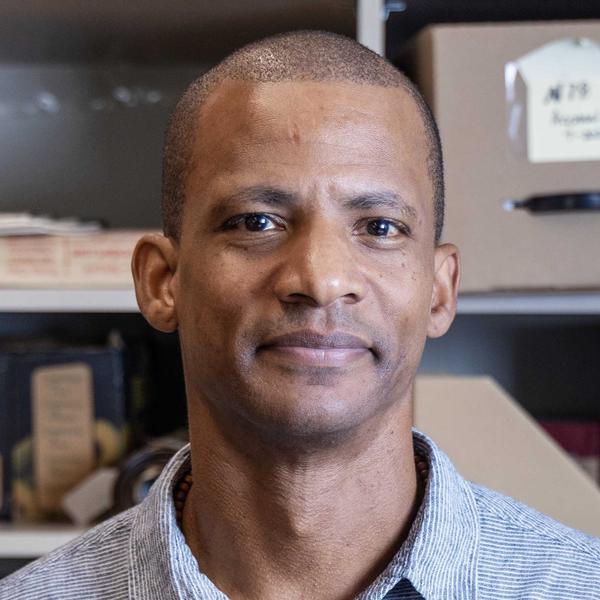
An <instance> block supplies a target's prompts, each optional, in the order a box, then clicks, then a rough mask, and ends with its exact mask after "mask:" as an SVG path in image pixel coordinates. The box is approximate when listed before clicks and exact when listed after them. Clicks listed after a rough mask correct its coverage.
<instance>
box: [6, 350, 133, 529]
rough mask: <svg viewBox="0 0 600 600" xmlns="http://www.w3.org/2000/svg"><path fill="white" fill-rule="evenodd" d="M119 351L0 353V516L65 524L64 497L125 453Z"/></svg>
mask: <svg viewBox="0 0 600 600" xmlns="http://www.w3.org/2000/svg"><path fill="white" fill-rule="evenodd" d="M123 379H124V378H123V364H122V350H121V349H120V348H116V347H113V346H110V345H107V346H80V347H78V346H72V345H69V346H65V345H61V344H60V343H58V342H49V341H41V340H38V341H32V342H28V343H25V342H23V343H18V344H11V345H7V344H5V345H4V346H2V347H0V414H2V416H3V418H2V425H3V431H0V444H1V447H0V454H1V456H2V460H3V462H4V469H3V470H4V481H3V488H4V494H2V495H3V497H4V502H3V505H2V510H1V514H0V516H1V517H9V518H12V519H13V520H25V521H36V520H51V519H61V518H63V514H62V510H61V507H60V502H61V499H62V496H63V495H64V494H65V493H66V492H67V491H68V490H69V489H71V488H72V487H73V486H74V485H76V484H77V483H78V482H79V481H81V479H83V478H84V477H85V476H87V475H88V474H89V473H90V472H92V471H93V470H94V469H96V468H98V467H100V466H108V465H111V464H114V463H116V462H117V461H118V460H119V459H120V458H121V456H122V455H123V452H124V448H125V406H124V404H125V403H124V391H123V386H124V381H123Z"/></svg>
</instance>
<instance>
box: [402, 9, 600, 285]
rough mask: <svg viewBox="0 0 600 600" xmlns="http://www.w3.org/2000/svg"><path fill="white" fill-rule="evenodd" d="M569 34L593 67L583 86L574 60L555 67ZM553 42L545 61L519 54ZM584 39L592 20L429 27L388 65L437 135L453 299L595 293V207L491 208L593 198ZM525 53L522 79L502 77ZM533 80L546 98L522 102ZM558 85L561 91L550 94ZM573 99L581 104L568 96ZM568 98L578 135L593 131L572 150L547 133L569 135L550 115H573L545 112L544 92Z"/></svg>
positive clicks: (598, 236) (595, 145) (592, 100)
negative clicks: (458, 273) (416, 96)
mask: <svg viewBox="0 0 600 600" xmlns="http://www.w3.org/2000/svg"><path fill="white" fill-rule="evenodd" d="M573 38H578V39H579V38H584V39H587V40H590V42H589V43H588V42H586V44H587V46H586V47H588V50H590V52H591V53H589V52H588V55H589V56H590V57H591V59H590V61H588V62H589V63H590V64H591V65H592V66H591V67H589V66H588V67H587V68H588V70H589V69H592V71H593V69H595V68H596V67H595V66H594V65H596V64H597V65H598V67H597V69H598V70H597V71H596V75H593V76H590V78H589V79H586V78H585V76H584V75H583V74H582V73H581V72H579V71H582V70H583V63H584V62H585V61H578V60H576V59H575V62H574V63H573V64H572V65H571V67H570V68H569V69H566V68H563V67H562V66H560V65H559V64H558V63H559V62H560V61H561V60H563V58H564V55H565V53H564V52H562V51H561V48H562V46H561V45H560V44H561V43H562V44H563V45H564V44H567V43H568V42H567V41H565V40H569V39H570V40H571V42H570V43H571V44H572V45H576V44H575V42H573ZM561 40H562V42H561ZM553 42H559V45H558V46H557V45H554V46H553V47H551V48H546V49H545V50H544V53H545V54H544V56H546V58H547V60H546V59H544V60H540V59H539V57H540V55H539V53H537V54H535V55H532V54H531V53H532V52H535V51H536V50H538V49H540V48H541V47H542V46H544V45H546V44H551V43H553ZM594 43H596V44H600V21H577V22H548V23H518V24H517V23H509V24H471V25H436V26H431V27H428V28H427V29H425V30H424V31H423V32H421V33H420V34H419V35H418V36H417V37H416V38H415V39H414V40H412V41H411V42H409V44H408V45H407V48H406V52H405V54H404V55H403V56H402V57H401V61H400V65H401V67H403V68H405V69H406V71H407V72H408V74H409V75H411V76H412V77H413V79H415V81H416V82H417V84H418V85H419V87H420V88H421V89H422V91H423V92H424V94H425V97H426V99H427V100H428V102H429V104H430V106H431V107H432V110H433V112H434V114H435V117H436V119H437V122H438V124H439V128H440V133H441V137H442V142H443V147H444V155H445V173H446V190H447V193H446V206H447V209H446V226H445V231H444V236H443V237H444V240H445V241H449V242H454V243H456V244H457V245H458V246H459V248H460V250H461V253H462V260H463V276H462V282H461V291H462V292H485V291H520V290H523V291H528V290H577V289H579V290H581V289H600V260H599V259H598V257H599V256H600V211H587V212H569V211H561V213H552V214H549V213H544V214H533V213H531V212H528V211H526V210H513V211H512V212H508V211H507V210H505V209H504V208H503V204H504V201H505V200H506V199H507V198H513V199H525V198H527V197H530V196H533V195H547V194H553V193H570V192H589V191H596V192H600V162H598V160H599V159H600V152H599V148H600V78H598V77H597V74H598V73H599V72H600V61H594V60H592V59H593V57H594V56H595V52H596V50H594V48H593V45H594ZM526 56H527V59H526V60H523V61H521V62H519V63H518V64H519V65H520V67H521V70H522V71H523V72H524V75H523V74H522V73H521V72H520V71H519V72H517V71H514V68H513V70H512V71H511V68H509V72H508V73H506V72H505V70H506V68H507V65H509V64H512V65H513V67H514V65H515V61H519V59H523V57H526ZM569 56H571V54H569ZM586 64H587V63H586ZM573 71H578V72H577V73H576V74H575V73H574V72H573ZM575 75H576V77H575ZM507 77H509V79H510V77H514V89H513V90H512V91H513V92H514V95H515V96H516V97H517V100H519V98H520V100H519V101H518V102H517V101H515V98H514V97H513V98H512V100H511V98H507V87H506V78H507ZM532 77H533V78H534V79H532ZM553 77H554V78H555V79H552V78H553ZM525 80H526V81H525ZM540 82H541V83H540ZM534 83H535V85H534ZM542 84H544V85H546V86H547V87H546V88H544V89H545V90H546V92H547V95H546V96H545V97H544V98H541V99H539V101H538V100H536V102H537V104H536V103H533V99H534V98H537V96H536V95H535V94H538V93H539V90H540V89H542V88H540V85H542ZM554 84H556V85H554ZM536 86H537V87H536ZM560 86H563V87H564V88H565V89H564V90H562V91H563V95H562V96H560V95H558V96H557V94H558V93H559V92H560V91H561V90H560ZM578 86H579V87H578ZM571 88H572V89H571ZM536 90H537V91H536ZM534 92H535V93H534ZM546 92H545V93H546ZM583 93H585V94H587V96H586V98H585V99H584V100H581V98H579V97H578V96H577V94H583ZM565 94H566V95H565ZM571 95H573V97H574V100H573V101H574V102H575V101H576V102H579V103H580V104H577V106H580V107H585V110H584V109H583V108H581V111H582V114H581V115H579V116H580V117H581V118H582V119H583V118H584V117H585V119H588V124H587V125H585V127H586V128H587V129H586V131H585V132H584V133H586V135H587V134H590V135H591V134H593V133H596V134H598V135H597V136H596V138H597V139H594V140H592V141H590V142H589V143H587V145H586V148H587V149H584V150H581V148H580V147H581V145H582V143H581V140H579V141H577V143H576V144H575V148H580V150H579V152H578V151H577V150H575V151H571V150H569V148H570V146H569V145H568V144H567V143H566V142H565V143H562V142H561V143H558V142H557V140H558V141H559V142H560V140H561V139H562V138H560V139H559V138H557V137H556V135H558V134H560V135H562V134H564V135H565V136H566V135H567V134H569V135H570V133H569V131H570V130H569V127H566V126H564V127H563V125H564V123H562V121H561V119H562V120H563V121H564V120H565V119H567V118H571V117H573V115H571V116H569V115H567V113H564V111H563V112H560V111H559V112H557V113H556V114H557V116H556V117H555V116H554V113H552V112H548V111H551V110H552V109H551V108H549V107H550V106H551V103H552V102H553V101H554V100H553V98H554V97H555V96H557V97H560V98H563V99H564V98H567V100H569V101H571ZM527 98H530V99H531V100H527ZM567 100H565V102H566V101H567ZM529 101H531V102H532V104H531V105H529V104H527V102H529ZM546 101H547V102H548V103H550V104H548V105H547V106H546V105H543V103H544V102H546ZM515 102H516V104H515ZM561 110H562V109H561ZM519 111H520V113H519ZM567 112H568V111H567ZM563 113H564V114H563ZM569 114H570V113H569ZM565 115H566V116H565ZM534 117H535V118H540V119H542V120H543V119H554V118H557V119H559V121H561V122H557V123H558V124H556V127H555V128H554V129H556V128H557V127H558V129H556V131H554V130H552V131H542V133H543V135H542V134H541V133H539V131H540V130H539V126H538V125H536V127H537V129H535V130H532V131H538V133H537V134H536V136H537V137H531V136H530V135H529V134H530V132H529V129H528V127H530V125H531V127H534ZM573 118H574V117H573ZM544 122H545V121H544ZM549 122H550V121H548V123H549ZM588 125H589V127H588ZM543 126H544V127H549V125H548V124H546V125H543ZM553 127H554V126H553ZM565 127H566V128H565ZM577 127H579V125H576V131H575V133H577V134H578V135H579V133H581V130H580V129H577ZM571 133H573V132H571ZM548 136H549V137H548ZM552 136H554V137H552ZM559 137H560V136H559ZM565 139H566V137H565ZM590 139H591V138H590ZM578 157H579V159H578Z"/></svg>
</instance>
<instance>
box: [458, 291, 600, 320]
mask: <svg viewBox="0 0 600 600" xmlns="http://www.w3.org/2000/svg"><path fill="white" fill-rule="evenodd" d="M458 313H459V314H463V315H477V314H480V315H503V314H504V315H600V292H570V293H567V292H564V293H558V292H545V293H536V294H531V293H521V294H516V293H513V294H508V293H488V294H465V295H462V296H460V297H459V299H458Z"/></svg>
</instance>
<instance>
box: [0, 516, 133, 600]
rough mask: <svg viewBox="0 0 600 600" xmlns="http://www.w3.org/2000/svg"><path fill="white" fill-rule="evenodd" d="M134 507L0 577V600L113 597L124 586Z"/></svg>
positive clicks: (124, 589) (121, 595) (117, 594)
mask: <svg viewBox="0 0 600 600" xmlns="http://www.w3.org/2000/svg"><path fill="white" fill-rule="evenodd" d="M135 511H136V508H133V509H130V510H127V511H125V512H122V513H120V514H118V515H116V516H114V517H112V518H111V519H109V520H107V521H104V522H103V523H100V524H99V525H97V526H96V527H94V528H93V529H90V530H89V531H87V532H86V533H84V534H83V535H81V536H79V537H77V538H76V539H74V540H72V541H71V542H69V543H67V544H65V545H64V546H61V547H60V548H57V549H56V550H54V551H52V552H50V553H49V554H47V555H46V556H44V557H42V558H40V559H38V560H36V561H34V562H32V563H30V564H28V565H27V566H25V567H23V568H22V569H20V570H18V571H16V572H15V573H12V574H11V575H9V576H8V577H6V578H5V579H3V580H2V581H0V600H9V599H10V600H25V599H27V600H42V599H43V600H54V599H57V600H58V599H59V598H60V599H62V598H65V597H69V598H71V597H73V598H75V597H79V598H86V599H92V598H117V597H124V594H126V591H127V566H128V560H127V557H128V550H129V549H128V541H129V534H130V531H131V526H132V523H133V520H134V518H135Z"/></svg>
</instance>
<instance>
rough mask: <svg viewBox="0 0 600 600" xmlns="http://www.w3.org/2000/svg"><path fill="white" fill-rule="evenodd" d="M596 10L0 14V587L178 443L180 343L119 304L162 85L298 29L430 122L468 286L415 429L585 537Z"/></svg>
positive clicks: (30, 10) (597, 294)
mask: <svg viewBox="0 0 600 600" xmlns="http://www.w3.org/2000/svg"><path fill="white" fill-rule="evenodd" d="M599 19H600V4H599V3H598V2H596V1H593V0H589V1H584V0H582V1H580V2H567V1H562V2H559V1H556V0H547V1H546V2H543V3H541V2H535V1H533V0H521V1H520V2H508V1H497V0H496V1H492V0H479V1H475V2H473V1H466V0H407V1H406V2H396V1H389V0H387V1H385V0H361V1H359V2H355V1H353V0H352V1H351V0H320V1H316V0H314V1H311V0H278V1H274V0H256V1H253V2H246V1H243V0H222V1H219V2H209V1H203V0H196V1H191V0H172V1H171V2H168V3H167V2H161V1H159V0H149V1H147V2H144V4H143V6H142V5H139V4H135V3H125V2H122V1H121V0H106V1H105V2H101V3H91V2H83V1H81V0H80V1H77V0H55V1H53V2H45V1H43V0H19V1H17V0H5V1H4V2H2V3H1V4H0V484H1V487H0V577H1V576H3V575H5V574H7V573H8V572H10V571H12V570H14V569H15V568H17V567H19V566H21V565H23V564H25V563H26V562H28V561H29V560H32V559H33V558H36V557H38V556H41V555H43V554H45V553H46V552H48V551H50V550H51V549H52V548H54V547H56V546H58V545H60V544H62V543H64V542H65V541H67V540H69V539H71V538H73V537H74V536H75V535H77V534H78V533H80V532H81V531H83V530H85V528H86V527H89V526H91V525H92V524H93V523H95V522H97V521H98V520H100V519H103V518H106V517H108V516H110V515H112V514H115V512H118V511H119V510H123V509H124V508H127V507H129V506H132V505H133V504H135V503H137V502H139V501H140V500H141V499H143V497H144V496H145V494H146V493H147V490H148V488H149V486H150V485H151V483H152V481H153V480H154V479H155V478H156V476H157V474H158V473H159V472H160V469H161V467H162V466H163V465H164V464H165V462H166V461H167V460H168V458H169V457H170V456H171V455H172V454H173V452H174V451H175V450H176V449H177V448H179V447H181V445H182V444H184V443H185V440H186V432H185V427H186V414H185V394H184V386H183V380H182V374H181V364H180V357H179V349H178V341H177V338H176V335H164V334H159V333H157V332H155V331H153V330H152V329H151V328H150V327H149V326H148V325H147V324H146V323H145V321H144V320H143V318H142V317H141V316H140V315H139V314H138V311H137V306H136V304H135V299H134V296H133V291H132V287H131V281H130V274H129V258H130V254H131V250H132V248H133V245H134V243H135V241H136V240H137V239H138V237H139V236H140V234H141V233H142V232H143V231H147V230H158V229H159V228H160V225H161V223H160V210H159V207H160V164H161V145H162V136H163V132H164V128H165V125H166V120H167V118H168V115H169V113H170V111H171V109H172V108H173V106H174V103H175V102H176V100H177V99H178V97H179V95H180V94H181V93H182V91H183V90H184V89H185V87H186V86H187V85H188V84H189V83H190V81H191V80H192V79H194V78H195V77H196V76H197V75H198V74H200V73H201V72H203V71H205V70H206V69H207V68H209V67H210V66H211V65H213V64H215V63H216V62H218V61H219V60H220V59H222V58H223V57H224V56H226V55H227V54H228V53H230V52H231V51H233V50H234V49H236V48H238V47H239V46H241V45H243V44H244V43H247V42H249V41H252V40H255V39H258V38H261V37H264V36H266V35H269V34H273V33H277V32H282V31H288V30H295V29H324V30H328V31H333V32H338V33H342V34H345V35H348V36H351V37H355V38H357V39H358V40H359V41H360V42H362V43H364V44H366V45H367V46H369V47H370V48H372V49H373V50H374V51H376V52H378V53H380V54H382V55H384V56H386V57H387V58H388V59H389V60H391V61H392V62H393V63H394V64H396V65H397V66H399V67H400V68H401V69H403V70H404V71H406V73H407V74H409V75H410V77H411V78H413V80H414V81H415V82H416V83H417V84H418V85H419V86H420V88H421V89H422V91H423V93H424V94H425V97H426V99H427V101H428V102H429V104H430V106H431V108H432V110H433V112H434V114H435V116H436V118H437V120H438V123H439V127H440V132H441V136H442V141H443V145H444V150H445V157H446V174H445V176H446V185H447V200H446V203H447V215H446V223H447V225H446V229H445V233H444V240H447V241H452V242H454V243H456V244H457V245H458V246H459V247H460V248H461V250H462V255H463V262H464V277H463V282H462V287H461V292H460V301H459V314H458V316H457V318H456V321H455V324H454V326H453V327H452V329H451V331H450V332H449V333H448V334H447V335H446V336H444V337H443V338H441V339H439V340H434V341H430V342H429V343H428V345H427V347H426V350H425V355H424V358H423V363H422V369H421V371H422V381H423V385H422V386H421V387H420V388H419V387H417V398H416V400H417V425H418V426H419V427H422V428H423V429H424V430H425V431H428V432H431V433H432V435H434V433H435V435H434V437H435V439H438V440H440V441H441V442H443V443H441V445H442V447H443V448H444V449H445V450H446V451H448V453H449V454H450V455H451V457H452V458H453V459H454V460H455V462H456V464H457V465H458V466H459V468H460V470H461V471H462V472H463V473H464V474H465V475H466V476H468V477H469V478H470V479H473V480H476V481H479V482H481V483H484V484H487V485H491V486H492V487H496V488H498V489H501V491H505V492H506V493H510V494H511V495H515V496H516V497H518V498H520V499H523V500H524V501H527V502H528V503H530V504H532V505H534V506H536V507H538V508H540V510H544V511H545V512H549V513H551V514H553V516H556V518H560V519H561V520H565V521H566V522H569V523H570V524H572V525H573V526H576V527H578V528H581V529H585V530H586V531H588V532H589V533H595V534H596V535H600V529H599V528H600V493H599V492H598V488H597V484H598V482H599V481H600V368H599V365H600V260H599V257H600V169H598V161H599V160H600V20H599ZM436 382H438V383H439V382H442V383H443V385H442V386H441V387H440V386H439V385H437V384H436ZM473 402H475V404H473ZM442 405H443V409H442V408H441V407H442ZM442 414H443V415H444V418H443V419H442V418H441V417H440V415H442ZM452 419H455V420H456V421H455V422H454V421H452ZM458 431H460V435H459V434H458V433H457V432H458ZM466 438H468V439H469V440H470V441H465V439H466ZM489 456H491V457H492V459H491V463H493V464H494V465H495V466H497V468H496V471H495V472H494V473H490V472H489V471H490V468H488V467H487V466H486V464H487V465H489V464H490V462H489V461H488V463H486V461H485V460H484V461H482V460H481V457H489ZM473 457H475V458H473ZM482 465H483V466H482ZM561 490H562V491H561ZM565 490H568V493H569V495H568V496H564V494H565ZM561 507H562V508H561ZM553 511H554V513H553ZM560 511H563V512H560Z"/></svg>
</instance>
